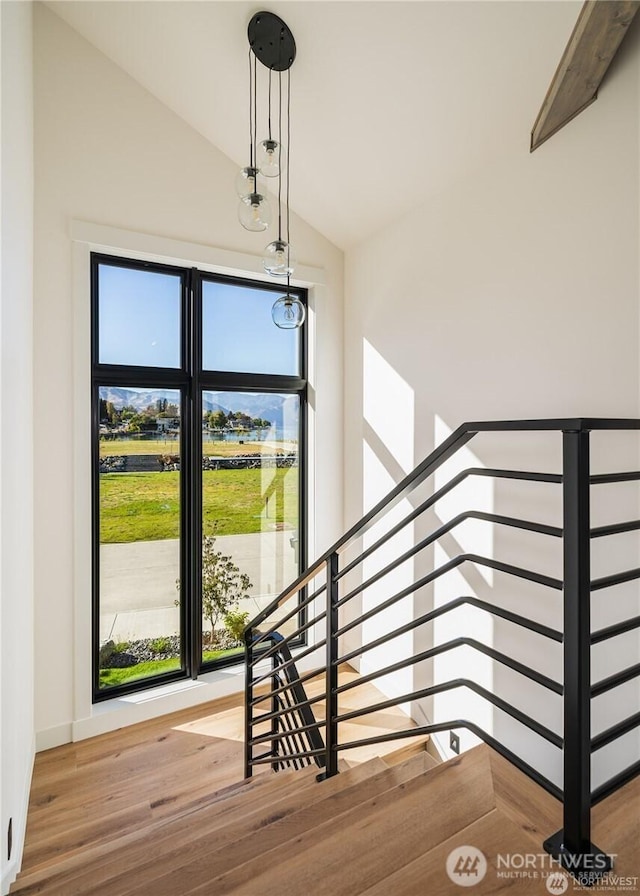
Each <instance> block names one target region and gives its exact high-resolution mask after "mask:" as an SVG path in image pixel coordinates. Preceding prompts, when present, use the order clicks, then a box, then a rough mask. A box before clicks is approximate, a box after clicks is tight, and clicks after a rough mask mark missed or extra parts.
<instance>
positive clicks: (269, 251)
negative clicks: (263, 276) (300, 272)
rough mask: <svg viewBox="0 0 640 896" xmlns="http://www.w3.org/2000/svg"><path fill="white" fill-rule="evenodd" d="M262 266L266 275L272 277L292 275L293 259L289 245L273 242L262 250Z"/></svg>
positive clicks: (281, 241) (277, 241) (282, 242)
mask: <svg viewBox="0 0 640 896" xmlns="http://www.w3.org/2000/svg"><path fill="white" fill-rule="evenodd" d="M262 264H263V265H264V269H265V271H266V272H267V274H271V275H272V276H273V277H286V276H288V275H291V274H293V271H294V266H295V257H294V254H293V251H292V249H291V244H290V243H287V242H285V241H284V240H279V239H278V240H273V242H271V243H269V245H268V246H267V248H266V249H265V250H264V255H263V256H262Z"/></svg>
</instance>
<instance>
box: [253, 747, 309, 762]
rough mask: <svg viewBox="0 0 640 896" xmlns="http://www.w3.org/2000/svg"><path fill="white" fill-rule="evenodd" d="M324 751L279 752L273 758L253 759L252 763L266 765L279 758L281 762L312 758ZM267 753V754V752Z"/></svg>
mask: <svg viewBox="0 0 640 896" xmlns="http://www.w3.org/2000/svg"><path fill="white" fill-rule="evenodd" d="M323 753H324V750H320V749H317V750H305V751H304V753H284V754H278V755H277V756H272V758H271V760H269V759H252V760H251V765H264V764H265V763H267V762H269V761H271V762H273V761H274V760H275V759H277V760H278V761H279V762H281V761H285V762H287V761H290V760H293V759H310V758H311V757H312V756H321V755H322V754H323ZM265 755H266V754H265Z"/></svg>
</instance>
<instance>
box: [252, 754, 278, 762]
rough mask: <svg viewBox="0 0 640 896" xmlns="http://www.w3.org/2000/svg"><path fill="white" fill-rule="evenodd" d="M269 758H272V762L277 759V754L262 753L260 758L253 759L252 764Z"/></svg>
mask: <svg viewBox="0 0 640 896" xmlns="http://www.w3.org/2000/svg"><path fill="white" fill-rule="evenodd" d="M267 757H270V758H271V759H272V760H273V759H276V758H277V757H276V754H275V753H272V752H269V753H260V755H259V756H255V757H254V758H253V759H251V760H250V763H251V764H253V763H254V762H260V760H261V759H266V758H267Z"/></svg>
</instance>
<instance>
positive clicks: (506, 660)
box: [335, 638, 562, 694]
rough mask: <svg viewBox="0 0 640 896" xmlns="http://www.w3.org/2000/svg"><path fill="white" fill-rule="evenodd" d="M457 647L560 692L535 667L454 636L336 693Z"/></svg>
mask: <svg viewBox="0 0 640 896" xmlns="http://www.w3.org/2000/svg"><path fill="white" fill-rule="evenodd" d="M457 647H472V648H473V649H475V650H478V651H479V652H480V653H484V654H485V656H488V657H491V659H494V660H496V661H497V662H499V663H502V665H503V666H508V667H509V668H510V669H513V670H514V671H515V672H518V673H520V675H523V676H524V677H525V678H528V679H529V680H530V681H535V682H536V684H539V685H541V686H542V687H544V688H547V690H549V691H553V692H554V693H556V694H562V685H560V684H558V682H556V681H553V679H551V678H547V676H546V675H543V674H542V673H541V672H537V671H536V670H535V669H531V668H529V666H525V665H524V664H523V663H519V662H518V661H517V660H514V659H512V658H511V657H510V656H507V655H506V654H504V653H500V651H498V650H494V648H493V647H487V646H486V644H481V643H480V642H479V641H476V640H474V639H473V638H454V639H453V640H452V641H447V642H446V643H445V644H439V645H438V646H437V647H430V648H429V650H423V651H422V653H417V654H414V655H413V656H410V657H407V658H406V659H404V660H400V661H399V662H397V663H392V664H391V665H390V666H385V667H384V668H383V669H378V670H376V671H375V672H370V673H369V674H368V675H362V676H360V678H357V679H355V680H354V681H349V682H347V683H346V684H341V685H340V686H339V687H337V688H336V691H335V692H336V694H342V693H344V692H345V691H350V690H352V689H353V688H356V687H359V686H360V685H361V684H365V683H366V682H368V681H375V679H376V678H380V677H381V676H383V675H388V674H390V673H391V672H399V671H400V669H406V668H408V667H409V666H413V665H415V664H416V663H420V662H423V661H424V660H429V659H432V658H433V657H435V656H440V654H442V653H447V652H448V651H450V650H455V649H456V648H457Z"/></svg>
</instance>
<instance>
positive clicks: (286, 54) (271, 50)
mask: <svg viewBox="0 0 640 896" xmlns="http://www.w3.org/2000/svg"><path fill="white" fill-rule="evenodd" d="M247 33H248V35H249V46H250V47H251V49H252V50H253V52H254V53H255V54H256V57H257V58H258V59H259V60H260V62H261V63H262V64H263V65H264V66H266V67H267V68H270V69H271V70H272V71H274V72H286V70H287V69H288V68H291V66H292V64H293V60H294V59H295V58H296V42H295V40H294V39H293V34H292V33H291V30H290V28H289V26H288V25H287V23H286V22H283V21H282V19H281V18H280V17H279V16H276V15H275V14H274V13H272V12H257V13H256V14H255V16H254V17H253V18H252V19H251V21H250V22H249V28H248V29H247Z"/></svg>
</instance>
